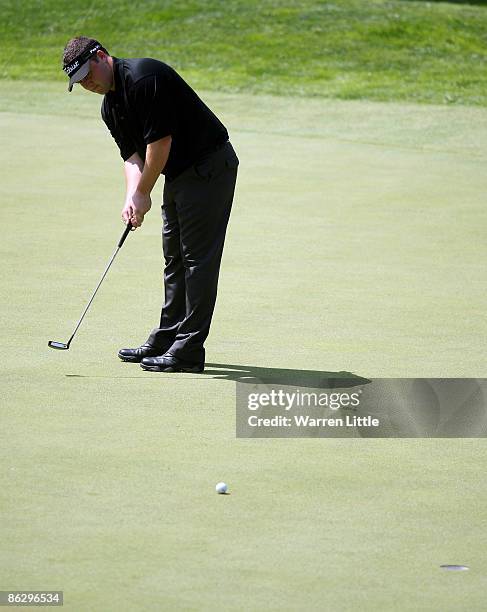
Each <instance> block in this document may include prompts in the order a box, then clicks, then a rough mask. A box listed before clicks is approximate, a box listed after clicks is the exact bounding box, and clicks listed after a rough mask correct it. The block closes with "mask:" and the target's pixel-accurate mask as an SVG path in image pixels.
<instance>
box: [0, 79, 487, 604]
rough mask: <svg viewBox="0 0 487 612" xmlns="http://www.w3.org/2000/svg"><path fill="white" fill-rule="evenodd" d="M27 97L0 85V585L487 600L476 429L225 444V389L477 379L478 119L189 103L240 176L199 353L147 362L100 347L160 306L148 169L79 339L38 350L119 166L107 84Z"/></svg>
mask: <svg viewBox="0 0 487 612" xmlns="http://www.w3.org/2000/svg"><path fill="white" fill-rule="evenodd" d="M37 90H38V91H39V95H37V94H35V95H34V94H32V100H30V99H29V97H26V92H28V91H29V87H28V85H26V84H24V83H22V82H20V83H12V82H10V83H9V82H6V81H4V82H1V83H0V110H1V111H2V112H0V133H1V134H2V143H3V145H4V146H3V147H2V148H1V151H0V159H1V167H2V169H3V172H2V175H3V178H2V181H1V183H0V197H1V199H2V202H3V210H4V219H3V220H4V224H3V233H2V240H1V242H0V250H1V254H2V263H3V274H2V295H3V296H4V307H3V313H2V337H3V343H2V344H3V346H4V358H3V360H2V394H1V397H2V426H3V427H2V430H3V443H2V445H1V447H0V453H1V456H2V463H1V464H2V470H1V481H0V483H1V491H2V502H1V508H2V510H1V519H2V520H1V524H2V530H3V538H2V539H3V546H2V570H1V572H0V576H1V581H0V582H1V585H0V589H16V590H27V589H32V590H41V589H57V590H64V598H65V605H64V607H65V608H66V609H68V610H107V611H111V610H171V609H185V610H200V609H207V610H214V609H215V608H216V607H217V606H218V607H221V608H223V609H230V610H249V609H252V610H253V609H255V610H257V609H266V610H269V609H275V610H278V609H279V610H282V609H289V610H296V609H316V610H323V609H329V610H356V609H359V608H360V609H364V610H378V609H380V610H392V609H394V610H443V611H445V610H452V611H453V610H480V609H482V608H483V607H484V599H485V595H484V592H485V585H486V580H487V578H486V575H487V574H486V569H485V566H486V561H485V536H484V535H483V534H484V531H485V529H484V527H485V511H484V508H485V505H486V503H487V488H486V486H485V483H484V476H483V472H482V465H483V463H484V461H485V459H486V458H487V451H486V447H485V443H484V441H483V440H473V439H472V440H452V439H450V440H426V439H425V440H372V439H353V440H351V439H344V440H326V439H320V440H237V439H235V382H234V381H235V379H237V378H238V376H239V375H238V372H239V371H240V372H243V375H250V376H252V375H257V376H258V373H259V372H261V371H262V370H259V368H265V371H266V372H267V373H268V374H269V373H270V374H271V375H274V376H275V377H281V378H282V377H283V376H284V377H288V379H289V380H290V381H291V383H292V379H293V371H294V372H297V374H296V376H298V375H299V371H301V370H308V371H312V372H316V373H319V372H331V373H340V372H350V373H353V374H355V375H358V376H363V377H369V378H373V377H416V376H417V377H485V376H486V371H485V332H486V323H485V311H486V309H487V299H486V295H487V293H486V287H485V262H486V246H485V230H486V215H487V213H486V209H485V193H486V188H487V180H486V178H485V177H486V174H485V163H486V161H487V145H486V144H485V143H486V142H487V138H486V137H487V112H486V111H485V110H483V109H472V108H462V107H434V106H429V107H426V106H415V105H399V104H379V103H365V102H336V101H319V100H305V99H299V100H296V99H286V98H277V97H271V96H268V97H266V96H260V97H252V96H245V95H233V94H232V95H230V94H227V95H226V94H215V93H212V94H203V95H202V97H203V98H204V99H205V100H206V101H208V103H209V105H210V106H211V107H212V108H213V109H214V110H215V111H216V113H217V114H218V115H219V116H220V117H221V118H222V120H223V122H224V123H225V124H226V125H227V127H228V128H229V131H230V135H231V140H232V142H233V144H234V146H235V148H236V150H237V153H238V155H239V157H240V162H241V165H240V170H239V181H238V186H237V193H236V198H235V202H234V210H233V212H232V217H231V221H230V226H229V232H228V237H227V243H226V246H225V252H224V257H223V265H222V271H221V278H220V289H219V297H218V302H217V308H216V314H215V317H214V321H213V326H212V331H211V334H210V338H209V340H208V343H207V370H206V372H205V374H203V375H189V374H188V375H184V374H183V375H176V374H170V375H164V374H154V373H148V372H143V371H142V370H141V369H140V368H139V367H138V366H137V365H133V364H125V363H121V362H120V361H119V360H118V359H117V357H116V353H117V351H118V349H119V348H120V347H122V346H134V345H138V344H139V343H140V342H142V341H143V340H145V338H146V336H147V334H148V332H149V331H150V329H151V328H152V327H153V326H155V324H156V323H157V320H158V314H159V310H160V306H161V299H162V291H163V290H162V255H161V248H160V242H161V238H160V225H161V223H160V201H159V200H160V195H161V187H162V180H161V183H160V184H159V185H158V187H156V191H155V192H154V197H153V210H152V211H151V212H150V213H149V214H148V216H147V217H146V220H145V222H144V225H143V227H142V228H141V229H140V230H137V231H136V232H134V233H133V234H131V235H130V236H129V237H128V239H127V241H126V243H125V245H124V246H123V248H122V250H121V251H120V253H119V255H118V257H117V260H116V262H115V264H114V266H113V268H112V270H110V272H109V275H108V276H107V278H106V280H105V282H104V284H103V285H102V288H101V289H100V292H99V294H98V295H97V297H96V299H95V302H94V304H93V307H92V309H91V310H90V312H89V313H88V315H87V317H86V319H85V321H84V323H83V325H82V327H81V328H80V330H79V332H78V334H77V336H76V338H75V339H74V341H73V343H72V345H71V349H70V350H69V351H64V352H61V351H53V350H50V349H48V348H47V341H48V340H57V341H61V342H66V341H67V340H68V338H69V336H70V335H71V333H72V330H73V329H74V326H75V324H76V322H77V320H78V318H79V316H80V314H81V312H82V310H83V308H84V306H85V304H86V302H87V300H88V299H89V297H90V295H91V292H92V291H93V289H94V288H95V286H96V284H97V282H98V280H99V278H100V276H101V274H102V272H103V269H104V267H105V265H106V264H107V262H108V260H109V258H110V256H111V254H112V253H113V251H114V249H115V247H116V244H117V241H118V239H119V237H120V234H121V232H122V230H123V227H122V224H121V221H120V211H121V208H122V204H123V197H124V179H123V171H122V163H121V159H120V158H119V156H118V151H117V150H116V148H115V145H114V144H113V143H112V141H111V138H110V136H109V134H108V132H107V131H106V129H105V127H104V125H103V124H102V122H101V119H100V118H99V103H100V100H101V98H99V97H97V96H93V95H89V94H85V95H83V92H81V91H79V92H76V93H75V94H73V95H72V96H71V97H70V96H67V95H66V94H65V87H64V85H60V84H56V83H54V84H53V83H49V84H48V83H46V84H37ZM235 371H237V374H235ZM222 480H223V481H225V482H227V483H228V485H229V490H230V495H227V496H219V495H217V494H216V493H215V491H214V487H215V484H216V483H217V482H219V481H222ZM444 563H452V564H455V563H458V564H464V565H467V566H469V567H470V568H471V569H470V570H469V571H468V572H462V573H461V574H455V573H449V572H448V573H447V572H444V571H442V570H440V568H439V566H440V565H441V564H444Z"/></svg>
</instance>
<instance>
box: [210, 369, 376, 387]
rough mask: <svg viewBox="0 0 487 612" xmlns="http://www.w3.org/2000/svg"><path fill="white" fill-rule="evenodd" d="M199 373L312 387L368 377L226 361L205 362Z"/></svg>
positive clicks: (350, 384)
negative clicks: (202, 369)
mask: <svg viewBox="0 0 487 612" xmlns="http://www.w3.org/2000/svg"><path fill="white" fill-rule="evenodd" d="M203 375H206V376H211V377H213V378H218V379H224V380H234V381H235V382H240V383H248V384H266V385H289V386H293V387H311V388H314V389H335V388H338V389H339V388H345V387H355V386H357V385H364V384H368V383H370V382H371V381H370V380H369V379H368V378H363V377H361V376H357V375H356V374H352V373H351V372H343V371H342V372H325V371H320V370H291V369H284V368H263V367H260V366H251V365H233V364H229V363H207V364H206V366H205V371H204V372H203Z"/></svg>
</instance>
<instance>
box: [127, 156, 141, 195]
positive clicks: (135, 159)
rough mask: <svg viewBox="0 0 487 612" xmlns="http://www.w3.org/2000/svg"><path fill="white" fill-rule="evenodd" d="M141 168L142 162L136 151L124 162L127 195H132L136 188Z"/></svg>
mask: <svg viewBox="0 0 487 612" xmlns="http://www.w3.org/2000/svg"><path fill="white" fill-rule="evenodd" d="M143 170H144V162H143V161H142V158H141V157H140V155H139V154H138V153H134V154H133V155H132V156H131V157H129V158H128V159H127V160H126V161H125V162H124V171H125V183H126V186H127V195H132V194H133V193H134V191H135V190H136V189H137V186H138V184H139V181H140V177H141V176H142V172H143Z"/></svg>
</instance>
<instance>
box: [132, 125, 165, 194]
mask: <svg viewBox="0 0 487 612" xmlns="http://www.w3.org/2000/svg"><path fill="white" fill-rule="evenodd" d="M171 142H172V138H171V136H166V137H165V138H161V139H160V140H156V141H155V142H151V143H150V144H148V145H147V149H146V154H145V163H144V168H143V171H142V175H141V176H140V179H139V182H138V185H137V191H138V192H139V193H142V194H144V195H149V194H150V192H151V191H152V189H153V187H154V185H155V184H156V181H157V179H158V178H159V176H160V174H161V172H162V170H163V169H164V166H165V165H166V163H167V160H168V157H169V152H170V150H171Z"/></svg>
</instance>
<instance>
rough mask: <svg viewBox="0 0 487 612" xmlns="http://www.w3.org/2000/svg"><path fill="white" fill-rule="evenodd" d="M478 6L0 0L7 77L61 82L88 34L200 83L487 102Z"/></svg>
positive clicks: (397, 1) (486, 20) (483, 19)
mask: <svg viewBox="0 0 487 612" xmlns="http://www.w3.org/2000/svg"><path fill="white" fill-rule="evenodd" d="M480 4H481V3H477V5H471V4H465V3H464V4H459V3H456V2H422V1H403V0H369V1H368V2H363V1H362V0H333V2H323V1H322V0H299V1H295V0H293V1H290V0H272V2H270V1H264V2H262V1H260V0H226V1H225V2H221V0H178V2H169V1H167V0H166V1H162V0H145V1H144V2H138V3H134V2H132V1H131V0H111V2H109V3H108V2H96V3H90V4H89V5H84V6H80V7H77V6H70V7H69V10H66V5H65V3H64V2H61V1H60V0H43V1H42V2H39V1H38V0H23V1H22V2H21V3H19V2H15V0H1V1H0V7H1V10H2V20H1V21H0V40H1V41H2V55H1V57H0V78H15V79H25V78H27V76H32V75H36V77H37V78H39V79H42V80H57V81H58V82H61V81H62V80H63V78H64V75H63V73H62V72H61V65H60V63H61V57H62V50H63V48H64V45H65V44H66V42H67V40H69V39H70V38H72V37H74V36H79V35H81V34H83V35H85V36H93V37H94V38H97V39H99V40H100V41H102V43H103V44H104V45H105V46H106V47H107V49H108V50H109V51H110V52H111V53H112V54H114V55H116V56H120V57H145V56H147V55H149V56H151V57H155V58H157V59H162V60H164V61H166V62H168V63H169V64H171V65H172V66H174V67H175V68H176V69H177V70H178V71H179V72H181V74H182V75H183V76H184V77H185V78H187V79H188V80H190V82H191V83H192V84H193V85H194V86H195V87H197V88H198V90H201V89H207V90H212V91H222V90H226V91H233V92H239V93H254V94H255V93H260V94H263V93H268V94H277V95H293V96H317V97H326V98H339V99H346V100H356V99H369V100H382V101H402V102H404V101H409V102H426V103H433V104H448V105H450V104H460V105H465V104H468V105H477V106H486V104H487V72H486V70H485V65H486V61H487V51H486V48H485V31H486V27H487V11H486V9H485V6H480ZM484 4H485V3H484Z"/></svg>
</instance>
